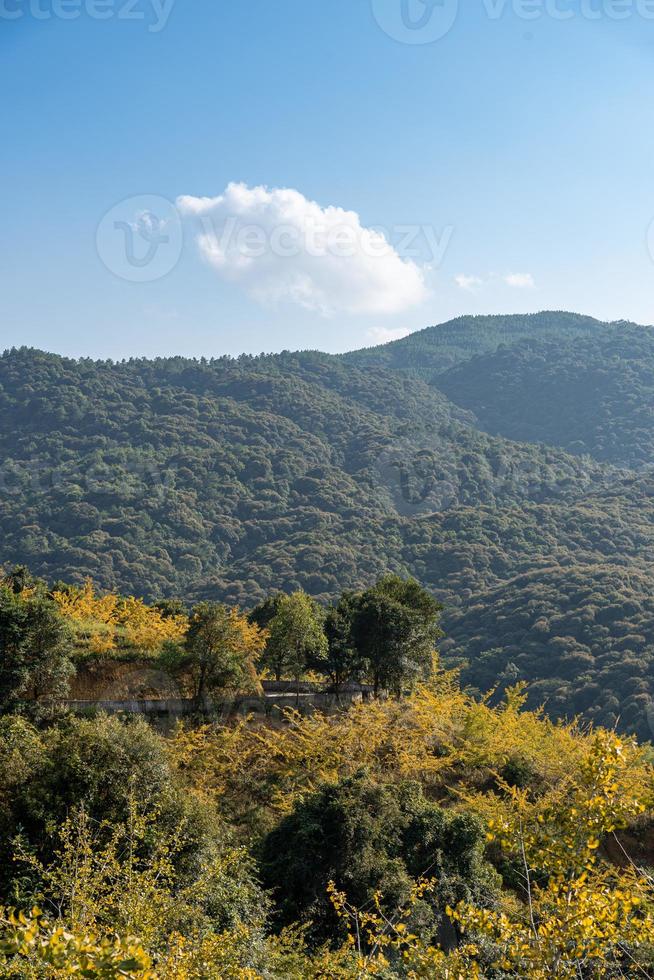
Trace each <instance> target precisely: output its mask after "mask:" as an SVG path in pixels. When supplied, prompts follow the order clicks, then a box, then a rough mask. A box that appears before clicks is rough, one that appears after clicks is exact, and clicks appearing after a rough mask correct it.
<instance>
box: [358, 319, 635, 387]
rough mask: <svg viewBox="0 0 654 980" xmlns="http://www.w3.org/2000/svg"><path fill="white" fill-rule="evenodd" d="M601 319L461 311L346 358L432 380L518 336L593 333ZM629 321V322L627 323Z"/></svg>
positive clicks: (561, 336) (510, 343)
mask: <svg viewBox="0 0 654 980" xmlns="http://www.w3.org/2000/svg"><path fill="white" fill-rule="evenodd" d="M607 326H608V327H614V326H622V324H619V325H615V324H604V323H602V322H601V321H600V320H595V319H593V317H590V316H580V315H579V314H577V313H565V312H556V311H549V312H543V313H533V314H529V315H518V316H462V317H458V318H457V319H456V320H450V321H448V322H447V323H443V324H440V326H437V327H427V328H426V329H425V330H418V331H417V332H416V333H412V334H410V335H409V336H408V337H404V338H403V339H402V340H395V341H393V342H392V343H390V344H383V345H381V346H379V347H370V348H367V349H365V350H359V351H352V353H350V354H346V355H345V358H346V360H347V361H349V362H350V363H352V364H356V365H357V366H359V367H387V368H388V367H390V368H394V369H396V370H401V371H404V372H408V373H412V374H415V375H417V376H419V377H422V378H424V379H426V380H428V381H432V380H435V379H436V378H437V377H438V376H439V375H442V374H443V373H444V372H445V371H448V370H449V369H450V368H452V367H453V366H454V365H456V364H459V363H461V362H464V361H468V360H470V358H472V357H475V356H477V355H481V354H488V353H492V352H493V351H496V350H497V349H498V347H500V346H513V345H515V344H518V343H519V342H520V341H521V340H546V339H554V340H574V339H576V338H578V337H579V338H581V337H594V336H596V335H597V333H598V332H599V331H601V329H602V328H604V327H607ZM632 326H633V325H632Z"/></svg>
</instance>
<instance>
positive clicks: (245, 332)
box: [0, 0, 654, 358]
mask: <svg viewBox="0 0 654 980" xmlns="http://www.w3.org/2000/svg"><path fill="white" fill-rule="evenodd" d="M53 2H54V4H55V5H54V6H53ZM161 2H163V0H156V2H155V0H129V3H130V5H129V6H127V0H58V3H59V6H57V0H0V84H1V90H2V92H3V99H2V106H1V108H0V126H1V132H0V178H1V180H0V187H1V188H2V192H1V193H2V236H1V240H0V322H1V323H2V331H3V336H2V346H3V347H7V346H12V345H14V344H23V343H24V344H29V345H34V346H38V347H43V348H46V349H49V350H54V351H58V352H60V353H65V354H69V355H90V356H98V357H113V358H120V357H123V356H130V355H148V356H151V355H156V354H170V353H181V354H189V355H214V354H222V353H231V354H236V353H239V352H240V351H248V352H259V351H262V350H266V351H273V350H281V349H284V348H292V349H293V348H307V347H312V348H321V349H323V350H330V351H340V350H346V349H351V348H355V347H360V346H365V345H369V344H371V343H374V342H376V341H378V340H381V339H384V338H390V337H393V336H399V335H400V334H401V333H402V332H406V331H409V330H415V329H419V328H421V327H423V326H427V325H429V324H432V323H438V322H441V321H444V320H446V319H449V318H450V317H452V316H456V315H459V314H462V313H482V312H484V313H486V312H491V313H492V312H521V311H525V312H527V311H533V310H538V309H552V308H554V309H572V310H576V311H579V312H584V313H590V314H592V315H595V316H598V317H601V318H606V319H619V318H628V319H634V320H637V321H639V322H647V323H650V322H654V262H653V261H652V258H651V257H650V254H649V249H648V228H649V225H650V222H651V221H652V219H653V218H654V165H653V164H654V159H653V157H654V153H653V136H652V134H653V132H654V127H653V125H652V123H653V119H652V116H653V115H654V19H653V18H654V3H652V2H648V0H633V3H631V2H630V0H583V2H581V0H580V2H575V0H543V2H542V3H540V4H539V0H527V2H519V0H508V2H506V3H504V4H503V3H502V2H501V0H494V2H493V0H465V6H464V5H463V4H464V0H461V8H460V9H459V10H458V14H457V16H456V19H455V21H454V23H453V25H452V27H451V29H450V30H449V31H448V32H447V33H445V34H444V36H443V37H441V38H439V39H437V40H434V41H433V42H432V43H424V44H418V43H404V42H403V41H402V40H397V38H396V37H393V36H389V33H387V32H386V31H385V30H384V29H383V26H380V21H381V22H382V25H384V24H385V25H386V27H387V28H388V27H389V25H390V33H391V34H393V33H397V32H396V31H395V29H394V26H393V25H395V24H401V21H399V20H398V17H399V13H398V11H399V8H400V5H401V3H402V0H277V2H272V0H232V2H229V3H228V2H226V0H175V2H172V6H171V7H170V9H169V10H166V11H165V14H166V15H169V16H167V19H165V16H164V15H163V14H161V12H160V10H159V7H160V4H161ZM166 2H167V3H170V2H171V0H166ZM407 2H408V4H409V8H408V9H409V12H410V15H411V16H415V17H418V16H419V15H420V13H421V12H422V13H424V12H425V11H424V7H423V0H407ZM454 2H455V0H444V4H445V9H444V10H443V9H438V8H435V9H434V11H433V12H432V15H433V17H444V16H445V15H446V14H448V11H449V13H452V11H453V5H454ZM94 3H95V4H97V7H96V6H93V4H94ZM101 4H103V6H101ZM99 10H102V11H103V12H104V15H105V17H104V19H101V20H100V19H98V18H97V13H98V11H99ZM559 10H563V11H568V10H569V11H570V12H571V14H572V16H570V17H569V18H567V19H560V17H558V16H557V15H556V14H557V11H559ZM500 11H501V14H500ZM62 13H64V14H68V15H69V17H70V19H64V18H63V17H62V16H61V15H62ZM427 13H428V11H427ZM527 13H528V14H530V16H529V18H527V17H526V14H527ZM618 15H621V19H617V17H618ZM645 15H647V16H645ZM164 20H165V23H164ZM434 23H435V21H434V20H433V19H432V20H430V21H429V24H430V25H431V26H433V25H434ZM416 36H417V35H416V32H415V31H414V32H412V33H411V34H410V37H411V40H415V39H416ZM230 185H236V186H235V187H232V188H231V189H230V190H229V191H227V193H226V189H227V188H229V186H230ZM239 185H241V186H239ZM258 187H261V188H267V190H265V191H261V192H259V193H258V194H257V193H256V192H255V191H254V190H253V189H255V188H258ZM280 189H291V190H292V191H294V192H295V193H294V194H292V195H286V196H284V195H280V194H279V190H280ZM180 197H181V198H183V199H184V201H185V202H186V203H185V204H184V201H183V202H181V206H180V201H179V199H180ZM205 197H206V198H210V199H213V200H212V201H211V203H207V202H204V203H202V202H199V201H198V200H197V199H200V198H205ZM161 199H164V200H167V201H169V202H172V203H171V204H170V205H168V206H167V207H169V209H170V211H169V212H168V211H166V210H165V208H166V205H164V204H162V205H161V207H162V208H163V209H164V210H163V211H162V212H161V213H160V212H159V211H158V210H157V207H158V205H157V204H156V202H158V201H160V200H161ZM121 202H127V204H125V203H121ZM151 202H155V203H154V204H152V210H149V208H150V204H151ZM312 202H316V204H315V205H314V204H313V203H312ZM235 206H236V207H237V209H240V210H239V217H238V221H239V222H240V224H239V225H238V227H237V231H240V230H241V228H242V227H245V226H247V227H248V228H250V227H257V228H259V230H260V232H261V234H262V235H263V238H262V240H261V242H260V243H259V242H258V243H257V247H259V245H260V246H261V250H262V251H261V254H260V253H257V255H256V256H255V257H252V256H250V257H249V258H248V261H247V268H244V267H242V266H241V265H240V264H239V262H238V255H237V252H238V247H240V246H237V243H236V244H235V242H234V241H232V242H231V245H230V249H231V250H230V249H228V250H227V253H226V254H224V250H223V252H220V254H219V255H217V253H216V248H212V247H211V241H209V244H207V241H206V238H205V240H204V242H203V240H202V234H204V233H206V230H207V227H211V228H212V229H213V234H214V239H215V241H214V244H215V245H216V246H218V245H219V247H220V248H222V247H223V244H224V241H225V239H224V237H223V232H224V231H225V227H226V224H225V223H226V222H228V221H229V218H230V214H231V210H230V209H233V208H234V207H235ZM329 207H332V208H336V209H343V210H342V211H341V210H337V211H327V210H323V209H327V208H329ZM107 214H108V217H106V218H104V216H105V215H107ZM152 215H154V217H155V218H156V220H157V221H161V225H160V227H158V228H157V229H155V231H156V232H157V234H158V236H159V238H162V237H163V238H165V239H166V244H165V246H163V245H162V246H161V249H162V250H161V251H160V252H159V254H158V258H157V260H156V261H157V262H159V263H160V264H159V265H156V264H155V265H153V266H151V267H141V268H140V269H139V268H138V267H133V266H132V265H130V264H127V265H125V260H124V256H123V259H122V264H121V256H120V254H119V253H120V248H121V247H124V245H125V243H126V241H127V238H128V236H129V235H130V231H129V228H128V226H131V228H132V229H134V232H133V235H134V236H136V237H134V241H135V242H136V244H135V245H134V250H135V252H136V253H138V249H139V247H143V248H148V247H149V245H148V241H149V239H148V238H147V234H146V233H147V231H148V228H146V229H145V232H144V236H145V237H143V236H142V237H141V238H139V237H138V235H137V232H139V230H142V227H143V226H142V224H141V222H143V220H145V221H146V222H147V221H151V220H152V219H151V216H152ZM178 215H179V216H178ZM316 215H317V216H318V218H320V217H321V216H323V217H324V218H325V221H326V222H327V223H328V224H330V225H333V224H335V225H337V226H338V227H341V226H342V225H345V226H347V228H348V229H349V230H350V231H352V233H353V235H354V238H353V240H352V241H353V243H354V244H353V249H354V252H355V253H356V254H352V255H351V256H350V255H347V256H343V257H339V258H338V259H334V258H333V256H330V255H327V256H317V257H316V256H314V257H312V258H311V260H308V259H307V258H306V256H305V255H297V254H294V255H290V256H289V255H283V256H280V255H274V256H272V255H269V254H263V253H264V252H265V250H266V249H269V248H271V245H270V236H271V234H272V233H273V232H274V230H275V221H277V222H278V223H282V224H286V223H289V222H290V225H291V226H292V227H295V228H296V229H297V230H298V232H301V231H302V229H303V227H304V226H303V222H305V221H307V220H309V219H311V218H312V216H314V217H315V216H316ZM202 216H203V218H204V221H205V222H206V221H208V222H209V226H207V225H206V223H205V224H200V220H201V218H202ZM103 218H104V222H103ZM120 222H123V223H124V224H123V225H120ZM175 222H179V226H177V225H176V224H175ZM130 223H131V224H130ZM117 225H118V227H117ZM368 228H376V229H383V233H384V235H385V238H386V243H387V245H388V250H387V252H386V253H385V254H384V255H383V256H382V257H381V259H379V260H378V258H377V257H375V258H372V257H370V256H369V255H368V254H367V253H366V256H362V255H361V254H359V250H360V248H361V242H362V240H365V236H366V235H367V232H366V231H365V229H368ZM407 229H413V231H412V233H411V234H409V233H408V232H407ZM150 231H152V228H151V226H150ZM112 236H113V238H112ZM361 236H364V237H363V239H362V237H361ZM407 236H408V237H407ZM219 238H220V243H219V242H218V239H219ZM652 239H653V243H654V235H653V236H652ZM157 240H158V239H155V245H156V243H157ZM408 240H410V241H409V244H408V245H407V241H408ZM239 241H240V240H239ZM301 241H302V243H304V241H305V240H304V239H301ZM430 242H431V245H430V244H429V243H430ZM144 243H145V244H144ZM435 245H437V246H438V247H437V248H435ZM166 248H167V249H168V253H166ZM234 249H236V251H234ZM407 249H409V251H407ZM155 250H156V249H155ZM171 250H172V251H171ZM138 255H139V257H142V256H143V253H138ZM169 265H170V266H171V268H168V266H169ZM135 269H136V271H134V270H135ZM143 269H145V271H143ZM125 271H126V272H127V278H126V277H125V274H124V273H125ZM139 276H144V277H145V278H146V279H147V280H148V281H136V282H135V281H130V279H134V278H135V277H136V278H138V277H139Z"/></svg>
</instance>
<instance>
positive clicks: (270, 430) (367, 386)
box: [0, 312, 654, 735]
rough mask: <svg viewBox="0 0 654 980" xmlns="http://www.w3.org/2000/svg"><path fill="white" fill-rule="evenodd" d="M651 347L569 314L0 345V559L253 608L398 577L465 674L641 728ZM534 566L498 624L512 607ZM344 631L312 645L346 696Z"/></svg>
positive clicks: (648, 579) (646, 683)
mask: <svg viewBox="0 0 654 980" xmlns="http://www.w3.org/2000/svg"><path fill="white" fill-rule="evenodd" d="M653 350H654V348H653V342H652V333H651V331H649V330H647V329H643V328H638V327H636V326H634V325H632V324H626V323H613V324H602V323H599V322H598V321H596V320H593V319H591V318H588V317H580V316H576V315H574V314H567V313H561V312H550V313H539V314H535V315H533V316H515V317H464V318H460V319H458V320H455V321H452V322H451V323H447V324H443V325H441V326H438V327H432V328H429V329H428V330H425V331H420V332H418V333H416V334H412V335H411V336H410V337H407V338H405V339H404V340H401V341H398V342H396V343H393V344H390V345H386V346H384V347H380V348H374V349H371V350H367V351H359V352H354V353H352V354H348V355H345V356H343V357H332V356H328V355H325V354H320V353H317V352H304V353H299V354H292V353H288V352H285V353H283V354H279V355H275V356H264V355H262V356H260V357H256V358H253V357H242V358H239V359H238V360H233V359H231V358H220V359H215V360H211V361H206V360H200V361H191V360H187V359H183V358H167V359H158V360H155V361H146V360H131V361H127V362H123V363H120V364H113V363H111V362H102V363H97V362H92V361H89V360H82V361H72V360H67V359H63V358H59V357H56V356H54V355H50V354H45V353H42V352H38V351H31V350H26V349H21V350H13V351H10V352H7V353H6V354H5V355H4V356H3V357H2V358H0V408H1V409H2V411H1V412H0V449H2V454H3V460H4V466H3V480H2V481H0V482H1V487H0V491H1V492H2V502H3V506H2V508H0V531H1V532H2V535H3V557H4V559H5V560H6V561H7V562H20V563H29V565H30V566H31V567H32V569H33V570H34V571H35V572H36V573H37V574H39V575H45V576H47V577H48V578H50V579H51V578H54V577H60V576H61V577H63V578H65V579H66V580H68V581H71V582H75V583H77V584H81V583H82V582H83V581H84V580H85V578H86V577H87V576H91V577H92V578H93V579H94V580H95V581H96V582H97V583H98V587H99V588H100V589H101V590H103V591H106V590H112V591H114V592H120V593H122V594H129V593H131V594H136V595H145V596H147V597H148V599H149V600H152V599H157V600H161V598H162V597H163V596H168V597H170V596H173V595H177V596H183V598H184V601H185V602H196V603H197V602H198V601H203V600H210V601H214V602H215V601H218V602H225V603H227V604H228V605H230V606H232V605H238V606H240V607H241V608H252V607H253V606H255V605H256V604H257V603H260V604H261V603H262V602H263V601H264V600H265V597H266V596H267V595H271V594H272V593H273V592H282V593H283V594H291V593H293V592H296V591H298V590H303V591H304V592H306V593H307V594H308V595H311V596H312V597H314V598H316V599H318V600H319V601H320V602H321V603H323V604H325V605H327V604H329V603H331V602H334V601H337V599H338V597H339V595H341V593H342V592H343V590H359V591H360V590H366V589H369V588H370V587H371V586H372V585H373V583H374V582H375V581H376V580H377V579H378V578H379V577H380V575H383V574H386V573H387V572H388V571H389V570H390V571H392V572H395V573H397V574H399V575H402V576H405V577H406V576H409V575H410V576H412V577H414V578H415V579H416V580H417V581H419V582H420V583H421V585H423V586H424V587H425V588H427V589H428V590H429V591H430V593H431V594H432V595H433V596H435V597H436V598H437V599H438V600H439V601H441V602H442V603H443V605H444V606H445V609H444V613H443V627H444V630H445V632H446V634H448V635H451V636H452V637H453V641H454V642H453V643H451V644H448V643H447V642H446V643H445V644H444V645H443V647H442V651H443V656H444V657H445V658H446V660H447V662H448V663H450V664H462V663H465V665H466V668H465V669H466V674H465V677H466V681H468V682H469V683H470V684H471V685H472V686H473V687H476V688H477V689H481V688H482V687H486V686H489V685H493V686H494V685H495V684H498V685H499V686H500V688H502V687H504V686H505V685H506V684H507V683H511V682H512V681H513V680H515V679H517V678H524V679H526V680H529V681H532V680H533V681H535V682H536V687H535V688H534V694H533V698H534V700H533V701H532V703H535V701H536V700H544V701H546V702H547V705H548V710H551V711H552V712H553V713H554V714H555V715H556V716H557V717H559V716H566V717H570V716H571V715H572V714H574V713H575V712H577V711H581V712H582V713H583V715H584V716H585V717H587V718H589V719H592V720H600V721H602V722H604V723H605V724H612V723H614V722H615V721H616V719H617V724H618V726H619V727H620V728H621V729H623V730H630V731H638V732H639V733H640V734H641V735H645V734H647V733H648V731H649V726H648V722H647V712H648V710H649V705H650V703H651V699H652V691H651V689H650V687H651V685H650V681H651V678H650V672H649V667H648V664H649V657H650V646H651V644H650V635H651V634H650V633H648V632H647V629H648V616H649V613H648V599H647V596H648V594H651V593H652V591H654V575H653V573H652V568H651V563H650V562H649V561H648V555H649V554H650V553H651V552H652V550H653V549H654V482H653V480H652V477H651V475H649V474H648V473H646V472H642V471H643V469H644V467H645V465H646V464H648V462H649V460H650V459H651V458H652V449H653V448H654V446H653V444H652V432H653V431H654V429H653V426H654V419H653V417H652V411H651V405H652V370H653V367H652V364H653ZM483 429H485V430H487V431H482V430H483ZM509 439H522V440H529V442H513V441H509ZM536 443H538V444H536ZM542 443H547V444H548V445H543V444H542ZM613 463H619V464H620V465H622V466H627V467H629V469H627V470H623V471H616V469H615V468H614V467H613V465H611V464H613ZM546 569H551V570H552V572H551V576H552V577H553V581H556V582H557V585H558V587H560V589H561V590H562V595H563V598H562V603H563V604H564V605H565V606H566V608H567V607H568V606H570V607H571V608H572V606H573V605H574V602H575V599H574V595H575V590H576V588H577V581H578V579H579V578H582V577H583V578H586V579H587V580H588V581H592V582H593V583H594V587H595V589H594V591H595V593H597V595H595V594H593V595H588V594H587V593H583V591H582V596H585V598H584V601H585V599H586V598H587V599H588V601H589V602H590V605H591V607H592V608H599V607H601V606H603V605H607V606H609V607H611V606H613V607H615V606H618V607H620V608H619V609H616V610H615V615H613V614H611V613H610V612H609V611H608V610H607V611H606V616H607V621H606V622H598V623H596V624H595V627H596V628H593V629H590V628H588V629H587V628H585V627H583V628H582V627H581V626H580V625H579V624H578V623H577V624H575V623H574V622H571V617H570V616H568V615H566V616H564V617H559V616H557V615H556V614H555V612H554V606H553V603H552V598H551V596H549V595H548V596H546V595H545V593H546V592H547V591H548V586H547V584H546V579H547V577H548V575H550V573H549V572H546ZM574 569H576V571H575V570H574ZM534 575H535V576H540V577H541V584H533V585H529V586H528V587H527V588H526V591H525V592H524V594H523V599H524V600H525V602H523V611H522V613H521V617H522V618H521V622H520V624H519V626H518V625H517V618H519V617H517V616H514V615H513V614H512V613H511V614H510V616H509V618H510V621H511V625H510V627H509V628H508V629H507V630H506V631H504V629H503V627H502V625H501V622H502V620H501V617H502V616H504V615H505V612H506V610H507V605H506V603H507V597H508V596H509V595H510V593H511V591H512V590H514V589H517V590H518V591H522V590H523V583H524V582H525V581H526V579H525V576H534ZM514 582H517V585H515V586H514V584H513V583H514ZM605 590H606V591H605ZM616 593H620V597H618V598H617V599H616ZM622 599H624V603H623V602H622ZM532 600H533V601H532ZM275 601H277V600H275ZM481 607H484V610H485V612H484V613H483V614H482V613H481ZM270 611H271V610H270V609H268V610H267V611H265V613H264V616H265V617H268V614H269V613H270ZM543 611H544V613H543ZM180 612H181V609H179V608H178V609H177V613H180ZM543 614H544V616H545V619H546V620H547V638H546V637H545V635H544V634H543V633H542V632H541V627H542V620H543ZM571 615H572V619H574V618H575V617H574V614H571ZM602 615H604V613H602ZM580 616H581V614H580ZM481 619H483V623H482V622H481ZM266 621H267V620H266ZM332 625H335V626H336V627H337V624H332ZM341 625H342V624H341ZM478 627H479V628H478ZM514 627H515V628H514ZM331 629H332V626H331V625H328V630H331ZM339 629H340V627H337V628H335V632H334V633H333V635H332V638H331V645H330V647H329V652H328V655H327V660H325V658H324V656H323V655H321V661H322V664H323V667H324V669H325V671H326V674H327V676H329V677H330V679H331V682H332V683H333V684H335V685H336V686H338V685H339V683H342V678H345V677H346V676H348V675H349V676H357V674H358V672H359V664H358V663H357V662H356V657H355V658H354V661H353V660H352V656H351V655H352V649H353V648H352V645H351V643H350V642H349V640H348V637H347V635H346V634H347V630H346V631H345V633H343V631H342V630H341V631H340V638H339ZM606 630H608V633H606V632H605V631H606ZM521 636H523V637H525V638H526V639H525V646H526V647H528V648H529V649H528V650H527V652H526V653H524V654H523V653H522V652H521V651H518V649H517V647H518V645H519V643H520V637H521ZM539 638H540V640H542V641H543V642H542V643H540V645H539V642H538V641H539ZM546 639H547V642H545V640H546ZM118 640H119V641H120V642H121V643H122V638H121V637H120V636H119V637H118ZM577 641H578V642H579V645H578V649H573V648H572V645H571V644H573V643H575V644H576V643H577ZM564 650H566V651H567V652H568V653H569V654H570V655H571V656H572V658H573V659H572V660H565V656H566V655H567V654H563V653H562V651H564ZM575 657H577V658H578V659H577V661H576V663H577V666H578V667H579V671H578V673H579V686H578V690H577V688H576V686H575V683H574V681H573V678H572V675H571V674H570V676H568V674H569V673H570V671H571V669H572V666H573V663H574V662H575V661H574V658H575ZM476 660H478V661H479V664H478V665H475V663H474V662H473V661H476ZM562 661H564V662H562ZM618 661H622V662H623V668H624V669H622V670H621V669H619V665H618ZM639 672H640V674H641V676H640V677H639V676H638V673H639ZM339 678H341V680H339Z"/></svg>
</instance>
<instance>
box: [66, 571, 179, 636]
mask: <svg viewBox="0 0 654 980" xmlns="http://www.w3.org/2000/svg"><path fill="white" fill-rule="evenodd" d="M53 598H54V600H55V602H56V603H57V605H58V607H59V611H60V612H61V614H62V616H64V617H65V618H66V619H68V620H70V622H71V623H72V624H73V625H74V626H75V628H76V630H77V633H78V635H79V636H80V638H81V640H82V642H83V643H84V644H85V645H86V646H87V647H88V649H89V651H90V652H91V653H95V654H111V653H113V652H115V651H116V650H117V649H118V648H119V647H123V648H131V649H134V650H138V651H140V652H143V653H145V654H151V653H155V652H156V651H158V650H159V649H160V648H161V646H162V644H163V643H165V642H166V640H170V641H173V642H181V641H182V640H183V639H184V637H185V635H186V630H187V629H188V620H187V619H186V617H185V616H164V614H163V613H162V611H161V610H160V609H157V608H155V607H153V606H148V605H146V603H145V602H144V601H143V600H142V599H136V598H134V597H133V596H127V597H122V596H118V595H114V594H113V593H108V594H107V595H102V596H101V595H96V593H95V589H94V587H93V583H92V582H91V581H90V580H88V579H87V581H86V582H85V584H84V585H83V586H82V587H81V588H70V589H67V590H66V591H61V592H54V593H53Z"/></svg>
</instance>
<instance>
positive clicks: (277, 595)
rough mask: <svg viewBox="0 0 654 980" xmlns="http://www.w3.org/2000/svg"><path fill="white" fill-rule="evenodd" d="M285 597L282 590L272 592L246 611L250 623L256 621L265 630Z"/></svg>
mask: <svg viewBox="0 0 654 980" xmlns="http://www.w3.org/2000/svg"><path fill="white" fill-rule="evenodd" d="M285 598H286V594H285V593H284V592H273V594H272V595H269V596H266V598H265V599H264V600H263V602H260V603H259V604H258V605H257V606H255V607H254V609H252V611H251V612H250V613H248V619H249V620H250V622H251V623H256V624H257V626H258V627H259V628H260V629H262V630H267V629H268V627H269V626H270V624H271V622H272V620H273V619H274V618H275V616H276V615H277V613H278V612H279V606H280V603H281V602H282V600H283V599H285Z"/></svg>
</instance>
